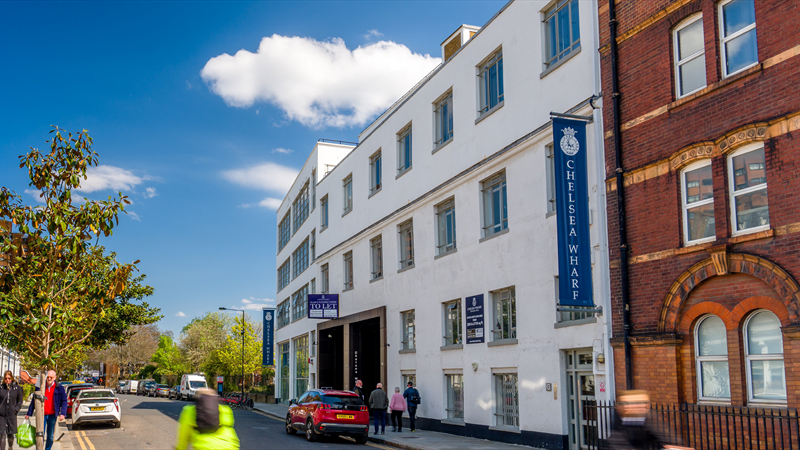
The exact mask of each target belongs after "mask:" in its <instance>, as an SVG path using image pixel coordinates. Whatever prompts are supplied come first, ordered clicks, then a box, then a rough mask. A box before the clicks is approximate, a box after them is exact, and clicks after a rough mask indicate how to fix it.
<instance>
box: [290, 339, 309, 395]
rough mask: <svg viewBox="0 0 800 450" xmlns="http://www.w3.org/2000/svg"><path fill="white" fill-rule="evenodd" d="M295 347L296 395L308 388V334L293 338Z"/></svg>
mask: <svg viewBox="0 0 800 450" xmlns="http://www.w3.org/2000/svg"><path fill="white" fill-rule="evenodd" d="M292 346H293V347H294V395H295V396H298V395H300V394H301V393H304V392H306V391H307V390H308V335H304V336H300V337H299V338H296V339H293V340H292Z"/></svg>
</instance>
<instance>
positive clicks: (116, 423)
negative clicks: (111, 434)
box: [114, 421, 122, 428]
mask: <svg viewBox="0 0 800 450" xmlns="http://www.w3.org/2000/svg"><path fill="white" fill-rule="evenodd" d="M120 427H122V421H119V422H114V428H120Z"/></svg>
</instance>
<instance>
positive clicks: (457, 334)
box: [443, 299, 464, 345]
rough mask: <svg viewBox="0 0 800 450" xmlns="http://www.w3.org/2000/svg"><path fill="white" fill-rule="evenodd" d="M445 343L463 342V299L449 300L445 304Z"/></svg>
mask: <svg viewBox="0 0 800 450" xmlns="http://www.w3.org/2000/svg"><path fill="white" fill-rule="evenodd" d="M443 306H444V345H456V344H463V336H464V335H463V330H462V328H461V300H460V299H459V300H454V301H452V302H447V303H445V304H444V305H443Z"/></svg>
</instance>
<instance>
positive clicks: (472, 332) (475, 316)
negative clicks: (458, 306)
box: [467, 294, 484, 344]
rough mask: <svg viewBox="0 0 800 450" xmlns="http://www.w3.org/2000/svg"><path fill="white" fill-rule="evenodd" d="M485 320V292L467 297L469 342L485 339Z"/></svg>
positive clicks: (474, 342)
mask: <svg viewBox="0 0 800 450" xmlns="http://www.w3.org/2000/svg"><path fill="white" fill-rule="evenodd" d="M483 322H484V313H483V294H480V295H475V296H472V297H467V344H479V343H481V342H483V341H484V337H483Z"/></svg>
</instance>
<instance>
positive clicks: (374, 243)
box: [369, 235, 383, 281]
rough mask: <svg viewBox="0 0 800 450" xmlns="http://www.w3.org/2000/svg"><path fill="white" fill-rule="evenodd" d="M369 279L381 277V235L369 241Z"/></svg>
mask: <svg viewBox="0 0 800 450" xmlns="http://www.w3.org/2000/svg"><path fill="white" fill-rule="evenodd" d="M369 254H370V268H371V270H370V278H369V279H370V281H373V280H379V279H381V278H383V235H378V236H376V237H374V238H372V239H370V241H369Z"/></svg>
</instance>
